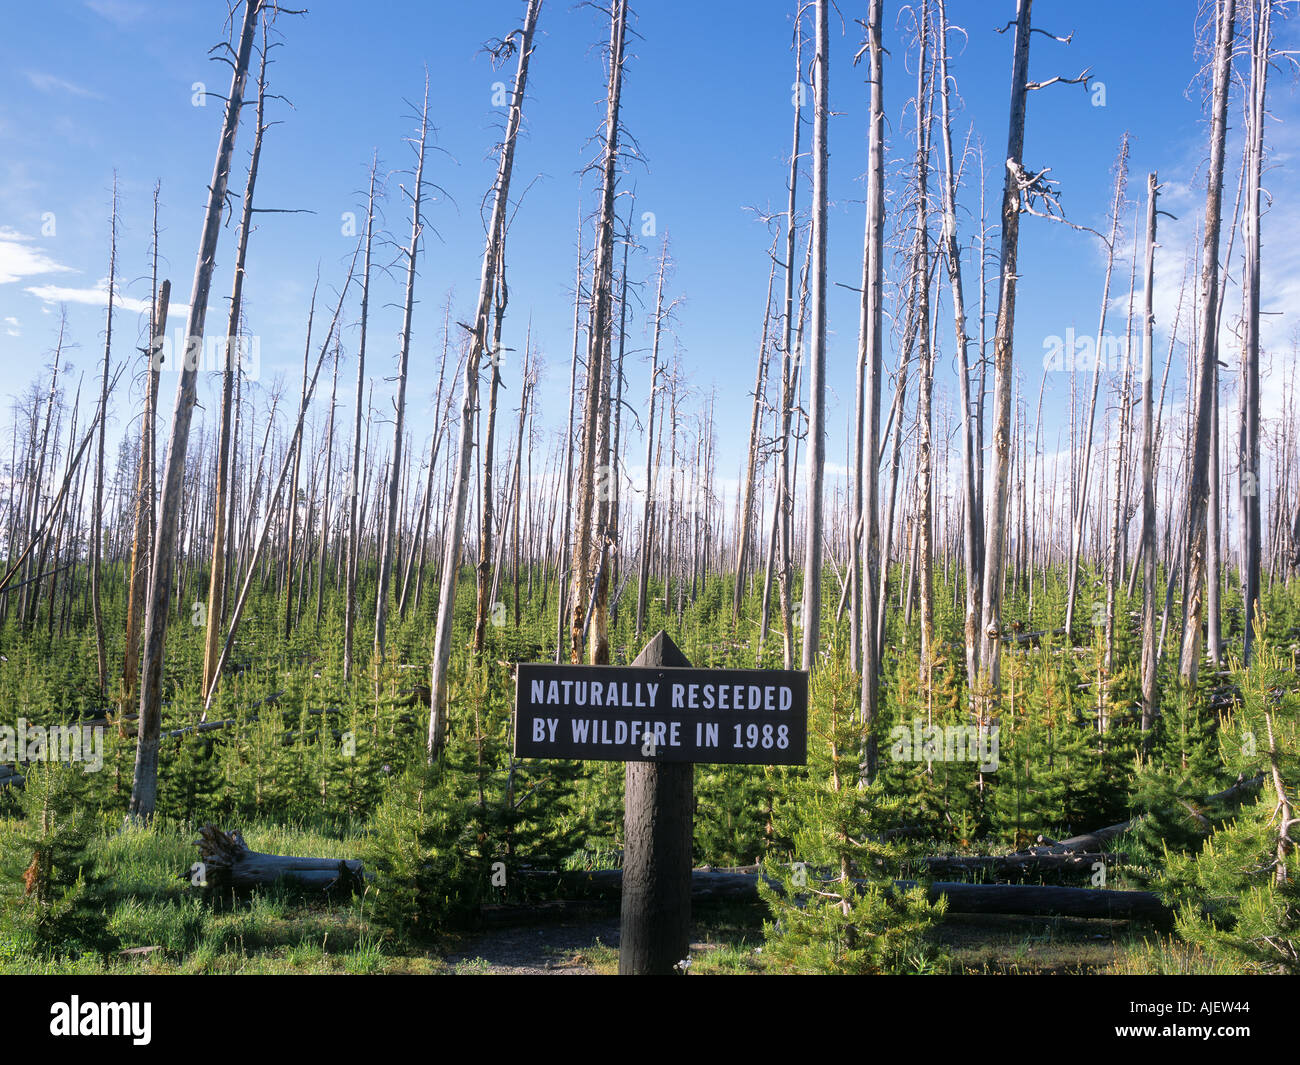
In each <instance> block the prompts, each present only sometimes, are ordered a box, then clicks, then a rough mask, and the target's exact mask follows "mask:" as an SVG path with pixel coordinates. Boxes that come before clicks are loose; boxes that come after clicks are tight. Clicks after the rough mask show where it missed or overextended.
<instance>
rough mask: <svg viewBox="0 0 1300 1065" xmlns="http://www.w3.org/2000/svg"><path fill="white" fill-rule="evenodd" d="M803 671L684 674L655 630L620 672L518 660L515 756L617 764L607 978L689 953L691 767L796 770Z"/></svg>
mask: <svg viewBox="0 0 1300 1065" xmlns="http://www.w3.org/2000/svg"><path fill="white" fill-rule="evenodd" d="M807 721H808V674H807V673H805V672H802V671H782V670H758V669H693V668H691V664H690V662H688V661H687V660H686V656H685V655H683V654H682V652H681V651H680V650H679V649H678V648H677V645H676V644H674V643H673V641H672V640H671V639H669V637H668V634H667V633H666V632H664V631H662V630H660V631H659V633H658V634H656V635H655V637H654V639H652V640H651V641H650V642H649V643H648V644H646V646H645V649H644V650H643V651H642V652H641V654H640V655H638V656H637V659H636V661H635V662H633V663H632V665H631V666H556V665H550V664H546V665H541V664H533V663H526V662H521V663H520V664H519V669H518V673H517V687H516V690H515V754H516V756H518V757H522V758H584V759H593V760H601V761H622V762H626V763H627V769H626V776H625V778H624V805H623V835H624V850H623V908H622V934H621V943H620V946H619V963H618V971H619V973H620V974H621V975H654V974H671V973H672V972H673V971H674V970H675V968H676V967H677V965H678V963H679V962H681V961H683V960H685V959H686V958H688V957H689V952H690V935H691V843H692V839H693V837H694V812H695V763H696V762H721V763H731V764H749V765H754V764H757V765H803V764H804V762H805V761H806V758H807V745H808V735H807Z"/></svg>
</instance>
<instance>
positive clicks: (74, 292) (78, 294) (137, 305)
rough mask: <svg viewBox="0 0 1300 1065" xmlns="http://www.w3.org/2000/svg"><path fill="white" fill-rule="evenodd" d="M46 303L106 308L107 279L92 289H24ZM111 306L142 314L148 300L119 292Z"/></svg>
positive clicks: (32, 286) (32, 287)
mask: <svg viewBox="0 0 1300 1065" xmlns="http://www.w3.org/2000/svg"><path fill="white" fill-rule="evenodd" d="M26 291H27V292H30V293H31V294H32V295H33V296H35V297H36V298H37V299H40V300H44V301H45V302H46V303H86V304H89V305H90V306H92V307H107V306H108V278H106V277H101V278H100V279H99V280H98V281H96V282H95V285H94V287H93V288H65V287H63V286H61V285H29V286H28V287H27V289H26ZM113 305H114V306H115V307H118V308H120V309H121V310H124V311H135V312H137V313H143V312H144V311H147V310H148V309H149V301H148V300H139V299H135V298H133V297H131V296H123V295H122V293H121V292H120V291H119V292H117V293H116V294H115V295H114V296H113Z"/></svg>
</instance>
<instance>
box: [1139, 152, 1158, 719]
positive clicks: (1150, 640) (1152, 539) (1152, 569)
mask: <svg viewBox="0 0 1300 1065" xmlns="http://www.w3.org/2000/svg"><path fill="white" fill-rule="evenodd" d="M1159 191H1160V186H1159V185H1158V184H1157V183H1156V174H1155V171H1154V170H1153V171H1152V172H1151V173H1150V174H1149V175H1148V176H1147V230H1146V235H1147V247H1146V266H1145V270H1144V274H1143V278H1144V280H1143V297H1144V307H1143V314H1142V731H1143V732H1146V731H1147V730H1148V729H1150V728H1151V725H1152V723H1153V722H1154V721H1155V719H1156V717H1157V715H1158V714H1159V713H1160V701H1159V700H1160V689H1159V687H1158V686H1157V685H1156V469H1155V412H1154V410H1153V408H1152V401H1153V400H1154V390H1155V389H1154V385H1155V382H1154V377H1155V340H1154V335H1153V334H1154V329H1155V318H1156V316H1155V311H1154V309H1153V307H1154V296H1153V292H1152V289H1153V287H1154V284H1155V258H1156V197H1157V196H1158V195H1159Z"/></svg>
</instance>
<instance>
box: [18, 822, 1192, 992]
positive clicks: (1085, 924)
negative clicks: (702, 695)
mask: <svg viewBox="0 0 1300 1065" xmlns="http://www.w3.org/2000/svg"><path fill="white" fill-rule="evenodd" d="M4 827H5V826H4V825H0V829H2V828H4ZM246 835H247V842H248V844H249V846H250V847H252V848H254V849H256V850H265V851H272V852H280V853H293V854H312V855H315V856H323V857H345V856H347V854H348V853H350V851H349V846H350V845H349V842H348V841H340V840H338V839H331V838H329V837H327V836H324V835H321V834H319V833H317V832H315V831H312V830H310V829H304V828H292V827H284V826H259V827H253V828H250V829H249V830H248V832H247V833H246ZM193 839H194V829H193V826H191V825H187V824H183V823H181V824H178V823H168V822H165V821H162V820H160V821H158V822H157V823H155V824H154V825H153V826H152V827H150V828H147V829H129V830H123V831H120V832H109V833H107V834H105V835H103V836H101V837H100V838H99V840H98V841H97V842H96V843H95V850H96V857H97V859H98V861H99V862H100V863H101V867H102V868H105V869H107V870H109V871H110V877H109V882H108V886H107V887H106V888H104V892H105V893H104V895H103V896H102V900H101V901H102V910H103V913H104V915H105V918H106V921H107V928H108V931H109V932H110V933H111V934H112V936H113V937H114V938H115V939H116V941H117V945H116V948H115V949H114V951H113V952H112V953H111V954H84V955H82V956H80V957H63V958H57V959H56V958H52V957H46V958H44V959H41V958H34V957H32V956H31V955H30V954H28V953H26V952H25V951H19V950H17V949H15V944H13V943H12V942H6V941H5V940H4V939H2V938H0V974H17V973H81V974H89V973H106V974H129V973H152V974H167V973H173V974H201V973H210V974H216V973H225V974H237V973H245V974H256V973H263V974H269V973H284V974H287V973H296V974H344V973H346V974H369V973H388V974H412V975H421V974H464V975H474V974H489V973H539V974H540V973H549V974H555V975H577V974H593V975H596V974H613V973H616V972H617V970H618V950H617V940H618V909H617V905H616V904H610V903H592V904H587V905H563V906H554V907H546V906H543V907H540V908H539V909H538V910H537V911H536V912H535V916H534V919H533V920H531V921H529V922H527V923H520V922H519V921H518V920H517V918H518V914H517V913H516V914H514V915H513V916H514V917H515V918H516V920H513V921H510V922H509V923H501V922H499V921H493V922H490V923H486V924H485V925H484V926H483V927H481V928H479V929H475V930H472V931H468V932H465V933H463V934H461V935H459V936H457V937H450V938H448V939H446V940H444V941H442V942H441V943H439V944H437V945H422V946H418V947H417V946H413V945H410V944H402V943H394V942H392V941H384V940H382V939H381V938H380V936H379V935H378V934H376V933H375V932H373V931H372V929H371V927H370V922H369V920H368V916H367V902H368V900H367V898H366V897H365V895H360V896H353V897H351V898H340V899H328V898H321V897H315V896H308V895H305V894H302V893H300V892H295V891H293V890H291V889H284V888H276V889H272V890H268V891H265V892H256V893H253V894H251V895H249V896H247V897H243V898H239V899H234V900H225V901H221V900H213V899H207V898H204V897H203V894H202V892H201V891H200V889H198V888H196V887H194V886H193V885H192V884H191V883H190V879H189V875H188V872H187V871H188V870H189V868H190V866H191V864H192V862H193V859H194V857H195V854H196V851H195V848H194V846H193ZM353 842H355V841H353ZM765 916H766V911H765V910H764V908H763V907H762V906H761V905H739V904H727V905H720V904H713V905H702V906H698V907H697V908H696V914H695V917H696V923H695V929H694V934H693V942H692V944H691V959H690V960H691V963H690V965H689V971H690V973H691V974H763V973H766V972H769V971H770V966H769V964H768V961H767V959H766V957H765V956H764V952H763V920H764V917H765ZM548 918H550V919H548ZM1144 934H1148V933H1145V930H1144V929H1142V928H1141V927H1135V926H1131V925H1129V924H1128V923H1126V922H1108V921H1087V920H1080V919H1069V918H1056V919H1045V918H1028V917H988V916H979V917H976V916H973V915H965V914H954V915H950V916H949V917H948V918H947V919H946V920H945V921H944V922H943V924H942V926H941V928H940V931H939V940H940V943H941V944H942V946H943V948H944V951H945V953H946V954H947V955H948V957H949V958H950V962H949V968H948V971H951V972H955V973H1001V974H1022V975H1039V974H1053V973H1105V972H1126V971H1139V970H1147V971H1149V970H1150V969H1151V968H1152V967H1158V968H1160V969H1162V970H1163V971H1178V970H1179V969H1182V970H1183V971H1186V968H1187V967H1188V966H1191V967H1194V968H1198V969H1202V968H1203V966H1201V965H1199V964H1196V959H1189V958H1186V957H1182V958H1180V957H1178V956H1176V955H1175V954H1174V953H1173V952H1172V950H1171V948H1169V947H1168V946H1167V945H1164V944H1160V943H1157V944H1154V945H1146V944H1144V941H1143V936H1144Z"/></svg>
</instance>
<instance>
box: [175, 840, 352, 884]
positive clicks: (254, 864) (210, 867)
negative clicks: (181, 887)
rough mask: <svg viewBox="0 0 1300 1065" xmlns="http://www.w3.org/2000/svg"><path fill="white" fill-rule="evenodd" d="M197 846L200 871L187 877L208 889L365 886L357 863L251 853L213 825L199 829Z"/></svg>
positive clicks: (340, 859) (241, 843)
mask: <svg viewBox="0 0 1300 1065" xmlns="http://www.w3.org/2000/svg"><path fill="white" fill-rule="evenodd" d="M194 843H195V845H196V846H197V847H198V848H199V863H200V866H201V868H200V869H198V870H194V871H192V872H190V873H186V874H185V876H186V877H192V876H193V875H194V874H195V873H197V874H198V875H199V879H200V884H201V886H203V887H207V888H218V889H221V888H234V889H238V890H242V889H248V888H255V887H270V886H272V885H273V884H275V883H276V882H277V881H284V882H286V883H290V884H293V885H294V886H296V887H303V888H309V889H312V890H316V891H331V890H336V889H338V890H347V891H360V890H361V888H362V887H363V886H364V883H365V870H364V867H363V866H362V863H361V862H360V861H359V860H357V859H345V858H299V857H295V856H293V855H284V854H263V853H261V852H259V851H252V850H249V849H248V845H247V844H245V843H244V839H243V837H242V836H241V835H240V834H239V833H238V832H237V831H236V832H222V831H221V830H220V829H219V828H215V827H214V826H212V825H204V826H203V827H202V828H201V829H199V838H198V839H197V840H195V841H194Z"/></svg>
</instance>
